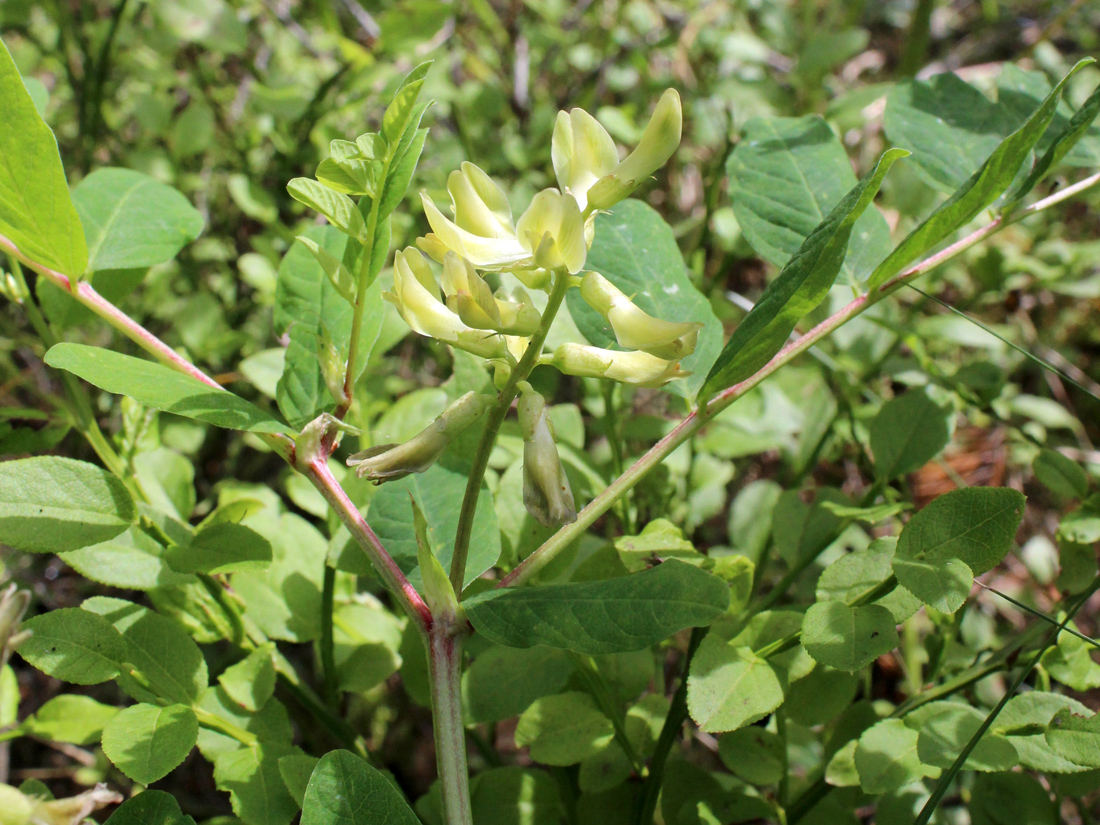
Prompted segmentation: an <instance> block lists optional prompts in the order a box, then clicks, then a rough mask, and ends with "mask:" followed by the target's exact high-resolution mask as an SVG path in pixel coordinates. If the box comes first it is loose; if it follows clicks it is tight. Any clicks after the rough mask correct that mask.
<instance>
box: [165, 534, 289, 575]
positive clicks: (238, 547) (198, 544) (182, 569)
mask: <svg viewBox="0 0 1100 825" xmlns="http://www.w3.org/2000/svg"><path fill="white" fill-rule="evenodd" d="M164 559H165V561H167V562H168V564H169V566H170V567H171V568H172V569H173V570H175V571H176V572H177V573H210V574H216V573H237V572H240V571H242V570H264V569H265V568H267V566H268V565H269V564H270V563H271V543H270V542H269V541H268V540H267V539H265V538H264V537H263V536H261V535H260V534H259V533H257V532H256V531H255V530H251V529H249V528H248V527H245V526H244V525H243V524H234V523H233V522H220V523H217V524H212V525H210V526H209V527H205V528H203V529H202V530H199V531H198V532H196V533H195V535H194V537H193V538H192V539H191V541H190V542H189V543H188V544H182V545H181V544H174V545H172V546H171V547H169V548H168V549H167V550H166V551H165V553H164Z"/></svg>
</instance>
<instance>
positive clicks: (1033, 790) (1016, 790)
mask: <svg viewBox="0 0 1100 825" xmlns="http://www.w3.org/2000/svg"><path fill="white" fill-rule="evenodd" d="M968 807H969V813H970V822H971V825H1002V823H1011V825H1049V823H1051V822H1058V821H1060V818H1059V817H1058V816H1057V810H1056V809H1055V807H1054V803H1053V802H1052V801H1051V799H1050V793H1049V792H1048V791H1047V789H1046V788H1044V787H1043V786H1042V785H1041V784H1039V780H1038V779H1035V778H1034V777H1031V776H1028V775H1027V774H1022V773H1015V772H1013V773H993V774H982V775H980V776H979V777H978V778H977V780H975V782H974V789H973V792H972V793H971V796H970V805H969V806H968Z"/></svg>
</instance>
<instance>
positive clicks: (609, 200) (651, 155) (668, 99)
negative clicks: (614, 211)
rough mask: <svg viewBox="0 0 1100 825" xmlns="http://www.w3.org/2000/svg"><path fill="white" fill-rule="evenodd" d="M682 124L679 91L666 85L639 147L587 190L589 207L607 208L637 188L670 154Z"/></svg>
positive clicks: (674, 147) (678, 142)
mask: <svg viewBox="0 0 1100 825" xmlns="http://www.w3.org/2000/svg"><path fill="white" fill-rule="evenodd" d="M682 128H683V112H682V110H681V108H680V95H679V94H677V92H676V90H675V89H668V90H666V91H665V93H664V94H663V95H661V99H660V100H659V101H657V108H656V109H654V110H653V116H652V117H651V118H650V119H649V123H648V124H647V125H646V127H645V132H643V133H642V139H641V140H640V141H639V142H638V147H637V148H636V149H635V150H634V151H633V152H631V153H630V154H629V155H627V156H626V158H625V159H624V160H623V161H622V163H620V164H618V165H617V166H616V167H615V168H614V169H612V170H611V171H610V172H609V173H608V174H607V176H606V177H603V178H601V179H600V180H599V181H598V182H597V183H596V184H594V185H593V186H592V188H591V189H590V190H589V191H588V207H589V208H590V209H607V208H609V207H611V206H614V205H615V204H616V203H618V202H619V201H621V200H622V199H623V198H625V197H626V196H627V195H629V194H630V193H631V192H633V191H634V190H635V189H637V188H638V187H639V186H640V185H641V184H642V182H643V181H644V180H645V179H646V178H648V177H649V176H650V175H652V174H653V173H654V172H656V171H657V170H658V169H660V168H661V167H662V166H664V164H665V162H666V161H667V160H668V159H669V158H670V157H672V153H673V152H675V151H676V147H677V146H679V145H680V135H681V131H682Z"/></svg>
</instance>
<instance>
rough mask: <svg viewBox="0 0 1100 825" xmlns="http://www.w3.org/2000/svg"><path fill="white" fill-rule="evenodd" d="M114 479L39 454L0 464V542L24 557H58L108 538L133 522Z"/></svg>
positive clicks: (130, 507)
mask: <svg viewBox="0 0 1100 825" xmlns="http://www.w3.org/2000/svg"><path fill="white" fill-rule="evenodd" d="M135 518H136V512H135V509H134V502H133V500H132V499H131V498H130V494H129V493H128V492H127V491H126V487H125V485H124V484H123V483H122V481H120V480H119V479H118V478H116V477H115V476H113V475H111V474H109V473H107V472H105V471H103V470H101V469H100V468H98V467H96V466H94V465H92V464H86V463H84V462H82V461H73V460H72V459H68V458H60V457H56V456H44V457H40V458H25V459H22V460H19V461H9V462H5V463H4V464H3V465H0V539H2V540H3V542H4V543H5V544H8V545H10V546H11V547H14V548H16V549H18V550H24V551H26V552H30V553H64V552H65V551H67V550H76V549H79V548H81V547H86V546H88V545H91V544H98V543H100V542H103V541H108V540H110V539H113V538H114V537H115V536H117V535H119V534H120V533H123V532H125V531H126V530H127V528H128V527H129V526H130V524H132V523H133V522H134V520H135Z"/></svg>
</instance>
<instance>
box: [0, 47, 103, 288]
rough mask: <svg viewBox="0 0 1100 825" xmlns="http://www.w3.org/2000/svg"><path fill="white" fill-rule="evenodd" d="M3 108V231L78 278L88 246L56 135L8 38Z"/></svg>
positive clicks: (0, 84) (2, 61)
mask: <svg viewBox="0 0 1100 825" xmlns="http://www.w3.org/2000/svg"><path fill="white" fill-rule="evenodd" d="M0 112H3V113H4V129H3V130H2V131H0V158H3V159H4V163H3V164H2V165H0V234H3V235H5V236H7V238H8V239H9V240H10V241H12V242H13V243H14V244H15V245H16V246H17V247H19V250H20V252H22V253H23V254H24V255H26V256H27V257H28V258H30V259H31V260H32V261H36V262H37V263H40V264H43V265H44V266H47V267H49V268H50V269H55V270H57V271H58V272H60V273H62V274H64V275H68V276H69V277H72V278H79V277H80V276H81V275H83V274H84V270H85V269H86V268H87V266H88V247H87V244H86V243H85V241H84V230H83V229H82V228H81V226H80V216H79V215H77V213H76V207H74V206H73V202H72V198H71V197H70V196H69V184H68V182H67V181H66V180H65V170H64V168H63V167H62V165H61V155H60V154H59V153H58V150H57V139H56V138H54V135H53V132H51V131H50V127H49V126H47V125H46V124H45V122H44V121H43V120H42V117H41V116H40V115H39V114H38V111H37V110H36V109H35V108H34V101H33V100H31V96H30V94H29V93H28V92H27V87H26V86H25V85H24V84H23V78H22V77H20V75H19V70H18V69H17V68H16V67H15V63H14V61H12V58H11V55H10V54H9V53H8V48H7V46H6V45H4V43H3V41H0Z"/></svg>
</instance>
